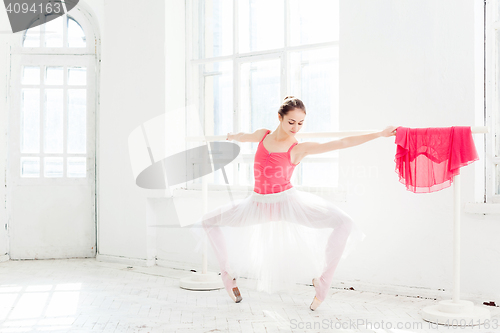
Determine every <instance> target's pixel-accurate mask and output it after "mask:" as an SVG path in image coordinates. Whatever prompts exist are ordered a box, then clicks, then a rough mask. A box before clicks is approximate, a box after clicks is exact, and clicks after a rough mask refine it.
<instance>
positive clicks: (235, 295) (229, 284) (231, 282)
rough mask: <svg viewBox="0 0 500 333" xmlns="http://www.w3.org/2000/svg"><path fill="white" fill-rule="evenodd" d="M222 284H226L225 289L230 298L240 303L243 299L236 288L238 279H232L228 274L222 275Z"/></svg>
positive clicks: (223, 273)
mask: <svg viewBox="0 0 500 333" xmlns="http://www.w3.org/2000/svg"><path fill="white" fill-rule="evenodd" d="M221 278H222V283H224V288H226V291H227V293H228V294H229V297H231V299H232V300H233V301H234V302H235V303H239V302H241V300H242V299H243V298H242V297H241V294H240V290H239V289H238V287H237V286H236V279H233V278H231V276H230V275H229V274H228V273H227V272H222V273H221Z"/></svg>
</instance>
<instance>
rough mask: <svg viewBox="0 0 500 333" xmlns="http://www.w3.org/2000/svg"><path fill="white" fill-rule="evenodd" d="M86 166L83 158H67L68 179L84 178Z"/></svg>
mask: <svg viewBox="0 0 500 333" xmlns="http://www.w3.org/2000/svg"><path fill="white" fill-rule="evenodd" d="M86 164H87V163H86V160H85V157H68V177H85V176H86V175H87V165H86Z"/></svg>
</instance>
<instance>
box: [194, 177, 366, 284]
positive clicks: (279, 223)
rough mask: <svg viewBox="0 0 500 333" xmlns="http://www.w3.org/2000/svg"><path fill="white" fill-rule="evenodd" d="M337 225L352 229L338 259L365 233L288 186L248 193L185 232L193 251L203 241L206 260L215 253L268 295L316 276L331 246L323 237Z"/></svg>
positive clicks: (327, 205) (319, 200)
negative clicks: (191, 237)
mask: <svg viewBox="0 0 500 333" xmlns="http://www.w3.org/2000/svg"><path fill="white" fill-rule="evenodd" d="M343 223H349V224H351V225H352V229H351V232H350V234H349V237H348V239H347V243H346V245H345V249H344V251H343V252H342V257H341V261H342V259H345V258H346V257H347V256H348V255H349V254H350V253H351V252H352V251H353V249H354V248H355V247H356V246H357V245H358V244H359V243H360V242H361V241H363V239H364V237H365V234H364V233H363V232H362V231H361V230H360V228H359V227H358V226H357V225H356V223H354V222H353V221H352V219H351V218H350V216H349V215H347V214H346V213H345V212H343V211H342V210H341V209H339V208H338V207H336V206H335V205H334V204H333V203H331V202H330V201H327V200H326V199H324V198H321V197H319V196H317V195H314V194H312V193H309V192H304V191H300V190H297V189H295V188H293V187H292V188H290V189H288V190H285V191H282V192H279V193H273V194H258V193H256V192H252V194H251V195H250V196H248V197H247V198H245V199H242V200H236V201H233V202H231V203H228V204H226V205H223V206H221V207H219V208H216V209H214V210H212V211H210V212H208V213H207V214H205V215H203V217H202V218H201V219H200V220H199V221H198V222H197V223H195V224H194V225H192V227H191V230H192V231H193V232H194V234H195V235H196V238H197V240H198V245H197V247H196V251H197V252H202V249H203V247H202V245H203V242H204V241H208V244H207V248H208V249H209V252H208V254H209V258H210V262H213V257H215V259H216V260H217V262H218V264H219V265H220V269H221V271H222V270H226V271H227V272H228V273H229V274H230V275H231V276H232V277H234V278H239V277H245V278H248V281H250V282H251V283H253V288H254V289H256V290H260V291H266V292H269V293H272V292H276V291H284V290H288V289H289V288H290V287H291V286H292V285H294V284H297V283H305V284H311V280H312V278H313V277H319V276H320V275H321V274H322V272H323V270H324V269H325V267H326V260H327V259H328V256H331V249H332V248H335V247H332V245H334V244H327V243H328V240H329V236H330V235H331V233H332V232H333V231H334V230H335V228H337V227H339V226H340V225H342V224H343ZM205 236H208V237H205ZM330 242H331V240H330ZM328 249H330V254H328V251H329V250H328ZM338 255H340V254H338Z"/></svg>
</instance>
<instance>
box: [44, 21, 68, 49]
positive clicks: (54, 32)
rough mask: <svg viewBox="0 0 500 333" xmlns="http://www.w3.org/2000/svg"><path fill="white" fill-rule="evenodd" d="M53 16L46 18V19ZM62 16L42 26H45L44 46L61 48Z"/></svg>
mask: <svg viewBox="0 0 500 333" xmlns="http://www.w3.org/2000/svg"><path fill="white" fill-rule="evenodd" d="M52 16H54V15H49V16H47V19H49V18H50V17H52ZM63 22H64V21H63V16H60V17H58V18H56V19H54V20H52V21H49V22H47V23H45V24H44V26H45V46H46V47H62V46H63Z"/></svg>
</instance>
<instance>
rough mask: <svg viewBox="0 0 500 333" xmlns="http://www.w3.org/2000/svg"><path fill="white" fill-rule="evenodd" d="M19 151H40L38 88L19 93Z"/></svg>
mask: <svg viewBox="0 0 500 333" xmlns="http://www.w3.org/2000/svg"><path fill="white" fill-rule="evenodd" d="M21 96H22V97H21V99H22V100H21V112H22V114H21V153H39V152H40V90H39V89H23V90H22V93H21Z"/></svg>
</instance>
